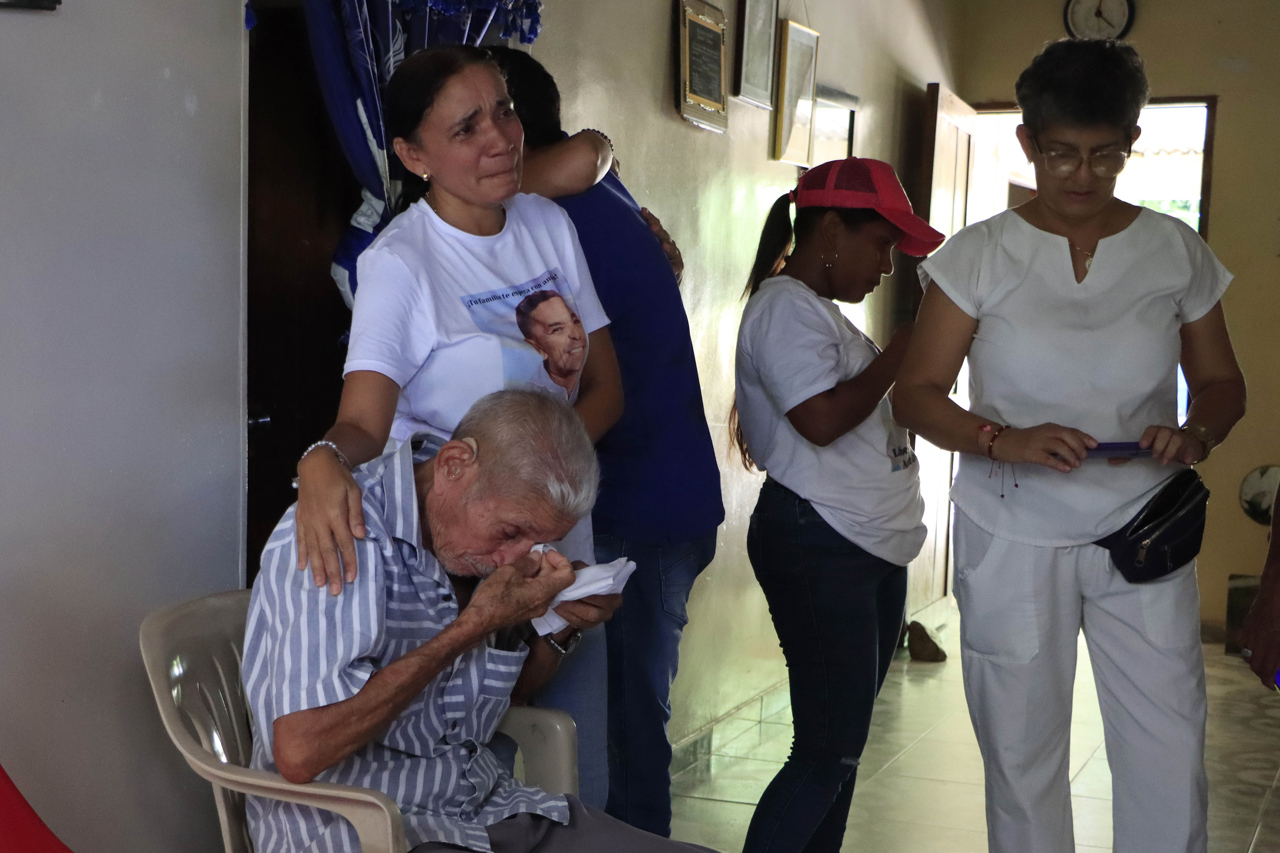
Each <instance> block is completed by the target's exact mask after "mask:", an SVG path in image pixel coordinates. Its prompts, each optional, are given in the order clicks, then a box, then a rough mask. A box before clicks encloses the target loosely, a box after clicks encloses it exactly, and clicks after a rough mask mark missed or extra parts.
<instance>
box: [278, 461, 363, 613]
mask: <svg viewBox="0 0 1280 853" xmlns="http://www.w3.org/2000/svg"><path fill="white" fill-rule="evenodd" d="M295 524H296V526H297V533H298V569H299V570H300V571H301V570H304V569H306V568H307V566H308V564H309V565H310V567H311V575H312V577H314V578H315V582H316V586H318V587H322V586H325V585H328V587H329V594H330V595H338V594H339V593H341V592H342V584H343V581H344V579H345V580H346V582H348V583H350V582H351V581H354V580H355V579H356V546H355V539H363V538H364V535H365V529H364V510H363V507H362V506H361V494H360V487H359V486H357V485H356V481H355V478H353V477H352V476H351V472H350V471H348V470H347V466H345V465H343V464H342V463H341V462H340V461H338V458H337V456H335V455H334V454H333V453H330V452H328V451H327V450H325V449H324V448H318V449H317V450H315V451H313V452H311V453H309V454H307V455H306V456H305V457H303V459H302V460H301V461H300V462H299V463H298V508H297V510H296V515H295Z"/></svg>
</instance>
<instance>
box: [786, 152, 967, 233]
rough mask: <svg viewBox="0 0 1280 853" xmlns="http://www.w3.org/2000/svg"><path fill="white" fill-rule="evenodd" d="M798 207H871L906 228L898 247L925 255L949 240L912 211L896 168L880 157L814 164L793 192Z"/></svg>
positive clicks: (854, 158) (852, 158)
mask: <svg viewBox="0 0 1280 853" xmlns="http://www.w3.org/2000/svg"><path fill="white" fill-rule="evenodd" d="M791 200H792V201H793V202H795V205H796V210H800V209H802V208H806V207H842V208H871V209H872V210H874V211H875V212H876V213H878V214H880V215H881V216H883V217H884V218H885V219H887V220H889V221H890V222H892V223H893V224H894V225H897V226H898V227H899V228H901V229H902V241H901V242H899V243H898V249H899V251H901V252H902V253H903V254H906V255H914V256H915V257H924V256H925V255H927V254H929V253H930V252H932V251H933V250H934V249H936V248H938V247H939V246H941V245H942V241H943V240H945V239H946V237H944V236H943V235H942V234H941V233H940V232H938V231H935V230H934V229H933V228H931V227H929V223H928V222H925V221H924V220H923V219H921V218H920V217H919V216H916V215H915V213H914V212H913V211H912V210H911V201H910V200H909V199H908V198H907V193H906V192H905V191H904V190H903V189H902V183H901V182H900V181H899V180H898V175H897V173H895V172H894V171H893V167H892V166H890V165H889V164H888V163H885V162H882V161H880V160H868V159H865V158H862V157H849V158H848V159H845V160H832V161H830V162H828V163H823V164H822V165H820V166H814V167H813V168H812V169H810V170H809V171H807V172H805V173H804V175H803V176H802V177H801V178H800V183H799V184H798V185H797V186H796V188H795V189H794V190H792V191H791Z"/></svg>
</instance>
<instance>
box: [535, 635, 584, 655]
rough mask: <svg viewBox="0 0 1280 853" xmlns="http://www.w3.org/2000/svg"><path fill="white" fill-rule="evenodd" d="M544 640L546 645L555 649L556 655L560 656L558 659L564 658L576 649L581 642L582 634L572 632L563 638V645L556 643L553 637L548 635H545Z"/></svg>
mask: <svg viewBox="0 0 1280 853" xmlns="http://www.w3.org/2000/svg"><path fill="white" fill-rule="evenodd" d="M544 639H545V640H546V641H547V645H549V646H551V648H553V649H555V652H556V654H558V655H560V657H564V656H565V655H567V654H569V653H570V652H572V651H573V650H574V649H576V648H577V647H578V643H581V642H582V632H581V631H574V632H573V633H572V634H570V635H569V636H568V637H565V640H564V645H560V644H559V643H557V642H556V640H555V637H552V636H551V635H550V634H547V636H546V637H545V638H544Z"/></svg>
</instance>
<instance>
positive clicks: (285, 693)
mask: <svg viewBox="0 0 1280 853" xmlns="http://www.w3.org/2000/svg"><path fill="white" fill-rule="evenodd" d="M433 451H434V448H432V449H431V450H429V451H428V452H433ZM414 461H415V459H414V456H413V452H412V450H411V448H410V443H409V442H405V443H404V444H403V445H401V447H400V449H399V450H397V451H395V452H392V453H388V454H386V455H385V456H382V457H381V458H379V459H375V460H373V461H372V462H369V463H367V464H365V465H362V466H360V467H358V468H357V469H356V470H355V472H354V476H355V480H356V483H357V484H358V485H359V486H360V488H361V490H362V492H363V493H364V501H363V506H364V519H365V528H366V530H367V533H366V536H365V538H364V540H363V541H362V540H356V557H357V561H358V564H359V571H358V572H357V574H356V580H355V582H354V583H350V584H347V586H346V588H345V589H344V590H343V592H342V594H341V595H339V596H331V595H329V594H328V592H327V591H326V590H324V589H317V588H316V586H315V585H314V584H313V582H312V580H311V572H310V571H301V572H300V571H298V569H297V568H296V567H297V544H296V526H295V522H294V509H293V508H291V509H290V510H289V511H288V512H287V513H285V516H284V518H283V519H281V521H280V524H279V525H277V526H276V529H275V531H274V532H273V533H272V534H271V538H270V539H269V540H268V541H267V546H266V548H265V549H264V550H263V553H262V571H261V573H260V574H259V575H258V579H257V581H256V582H255V583H254V587H253V598H252V601H251V603H250V605H249V621H248V626H247V628H246V630H245V643H244V664H243V670H242V671H243V676H244V686H245V691H246V693H247V695H248V699H249V707H250V710H251V712H252V716H253V734H254V737H253V760H252V762H251V763H250V766H252V767H254V768H258V769H261V770H269V771H275V770H276V765H275V761H274V759H273V752H272V735H273V731H272V727H273V724H274V722H275V720H276V719H278V718H280V717H283V716H285V715H286V714H291V713H294V712H295V711H303V710H306V709H308V708H316V707H322V706H324V705H331V704H333V703H335V702H340V701H342V700H343V699H348V698H350V697H352V696H354V695H355V694H356V693H358V692H359V691H360V688H361V687H362V686H363V685H364V683H365V682H366V681H367V680H368V679H369V677H370V676H371V675H372V674H373V673H374V672H376V671H377V670H379V669H381V668H382V667H384V666H387V665H388V664H390V663H391V662H393V661H395V660H397V659H399V658H401V657H403V656H404V655H405V654H407V653H408V652H410V651H412V650H413V649H415V648H417V647H419V646H421V645H422V644H423V643H425V642H427V641H428V640H430V639H431V638H432V637H434V636H435V635H436V634H438V633H439V632H440V631H441V630H443V629H444V627H445V626H446V625H448V624H449V623H450V622H452V621H453V620H454V619H456V618H457V616H458V604H457V600H456V598H455V596H454V592H453V586H452V584H451V583H450V582H449V579H448V577H447V576H446V575H445V573H444V570H443V569H442V568H441V567H440V564H439V563H437V562H436V560H435V558H434V557H433V556H432V555H431V553H430V552H429V551H427V550H426V549H425V548H424V547H423V546H422V531H421V526H420V523H419V516H418V501H417V495H416V492H415V489H414V480H413V463H414ZM417 461H421V458H419V460H417ZM526 654H528V647H527V646H525V645H524V644H520V648H519V650H518V651H503V650H500V649H497V648H494V647H493V644H492V640H491V641H490V642H489V643H486V644H485V645H484V646H481V647H479V648H476V649H472V650H471V651H469V652H466V653H465V654H463V655H462V656H461V657H459V658H458V659H457V660H456V661H454V663H453V664H452V665H451V666H449V667H448V668H447V669H445V670H444V671H443V672H442V673H441V674H440V675H439V676H437V677H436V679H435V680H434V681H432V682H431V683H430V684H429V685H427V687H426V689H425V690H423V691H422V694H421V695H419V696H418V698H417V699H416V700H415V701H414V702H413V704H412V705H410V706H409V707H408V708H407V709H406V710H405V711H404V713H402V714H401V715H400V716H399V717H398V718H397V719H396V720H395V722H393V723H392V724H391V725H390V726H389V727H388V729H387V731H385V732H384V733H382V734H381V735H379V736H378V737H377V738H376V739H374V740H373V741H372V742H370V743H369V744H367V745H366V746H364V747H363V748H362V749H360V750H359V751H357V752H356V753H355V754H354V755H352V756H351V757H349V758H347V759H345V760H344V761H341V762H339V763H338V764H336V765H334V766H333V767H330V768H329V769H328V770H325V771H324V772H323V773H321V774H320V775H318V776H317V777H316V780H317V781H323V782H336V783H339V784H343V785H359V786H362V787H366V788H376V789H377V790H380V791H383V792H384V793H386V794H387V795H388V796H390V797H391V799H393V800H395V801H396V802H397V803H398V804H399V805H400V810H401V812H403V814H404V829H405V837H406V840H407V841H408V842H409V846H410V847H413V846H415V845H417V844H422V843H424V842H427V841H435V842H442V843H446V844H457V845H461V846H463V847H468V848H470V849H472V850H478V851H483V853H490V851H491V848H490V846H489V836H488V834H487V833H486V831H485V827H487V826H489V825H491V824H494V823H497V822H498V821H500V820H502V819H504V818H507V817H510V816H512V815H515V814H519V813H521V812H532V813H534V814H539V815H543V816H544V817H548V818H551V819H553V820H556V821H558V822H560V823H563V824H567V823H568V822H569V806H568V803H567V802H566V801H565V799H564V798H563V797H557V796H552V795H550V794H548V793H546V792H544V791H540V790H538V789H537V788H529V787H525V786H523V785H521V784H519V783H518V782H516V781H515V780H514V779H512V777H511V774H510V773H509V772H508V771H507V770H506V768H505V767H503V766H502V765H501V764H500V763H499V762H498V760H497V759H496V758H495V757H494V755H493V753H492V752H490V751H489V749H488V748H487V747H486V746H485V744H486V743H488V741H489V739H490V738H491V737H492V736H493V733H494V730H495V729H496V728H497V726H498V723H499V721H500V720H501V719H502V715H503V714H505V713H506V711H507V707H508V706H509V705H510V696H511V688H512V687H513V686H514V685H515V682H516V678H517V677H518V676H519V674H520V669H521V667H522V666H523V664H524V659H525V655H526ZM246 811H247V813H248V818H249V828H250V831H251V833H252V835H253V841H254V847H255V849H256V850H257V853H275V851H289V852H290V853H293V851H317V853H319V851H350V853H358V851H359V850H360V844H359V841H358V839H357V837H356V833H355V830H354V828H353V827H352V826H351V824H350V823H348V822H347V821H346V820H345V819H343V818H342V817H340V816H338V815H336V814H333V813H332V812H326V811H321V810H319V809H314V808H309V807H306V806H299V805H294V804H291V803H285V802H281V801H279V800H271V799H265V798H261V797H248V798H246Z"/></svg>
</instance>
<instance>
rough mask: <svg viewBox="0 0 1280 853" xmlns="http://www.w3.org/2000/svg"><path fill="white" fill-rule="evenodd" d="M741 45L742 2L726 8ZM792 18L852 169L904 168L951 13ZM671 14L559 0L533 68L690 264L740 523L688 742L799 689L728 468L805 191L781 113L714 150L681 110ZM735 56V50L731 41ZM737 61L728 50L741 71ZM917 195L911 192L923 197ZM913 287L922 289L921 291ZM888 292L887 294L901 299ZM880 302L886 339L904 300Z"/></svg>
mask: <svg viewBox="0 0 1280 853" xmlns="http://www.w3.org/2000/svg"><path fill="white" fill-rule="evenodd" d="M713 2H715V3H717V5H719V6H721V7H722V8H724V9H725V11H726V14H727V15H728V16H729V20H730V31H731V32H736V30H734V29H733V27H734V19H735V18H736V15H737V7H738V4H737V2H736V0H713ZM779 5H780V7H781V8H780V14H781V15H782V17H789V18H792V19H794V20H796V21H798V22H799V23H801V24H807V25H809V26H811V27H812V28H813V29H816V30H818V31H819V33H820V34H821V37H820V42H819V46H818V82H820V83H824V84H826V85H829V86H834V87H836V88H839V89H843V90H845V91H847V92H849V93H851V94H855V95H858V96H859V97H860V98H861V99H862V100H861V109H860V110H859V112H858V118H857V125H856V128H857V129H856V140H855V149H854V153H855V154H857V155H859V156H863V157H876V158H880V159H884V160H888V161H890V162H892V163H893V164H894V165H895V166H897V167H899V168H901V167H902V166H903V165H904V164H905V163H907V162H908V160H910V161H911V162H910V165H911V166H913V167H914V166H915V162H914V159H915V157H914V156H912V154H911V151H912V149H913V146H914V148H918V147H919V143H918V139H915V138H913V134H914V136H916V137H918V135H919V134H920V132H921V129H920V128H919V126H918V122H919V120H920V118H921V115H920V108H921V105H922V103H923V96H924V89H925V87H926V86H927V85H928V84H929V83H931V82H942V83H944V84H946V85H948V86H954V69H953V60H952V56H953V49H952V45H953V35H952V33H953V29H954V26H955V24H954V20H955V18H954V14H953V13H952V8H951V6H952V4H951V3H950V2H947V0H781V2H780V4H779ZM673 7H674V3H673V2H672V0H550V2H548V3H546V5H545V7H544V10H543V23H544V29H543V32H542V35H541V36H540V37H539V38H538V41H537V42H536V43H535V44H534V45H533V50H532V53H533V56H534V57H536V58H537V59H538V60H539V61H540V62H542V63H544V64H545V65H546V66H547V68H548V70H550V71H551V73H552V74H553V75H555V78H556V81H557V83H558V84H559V86H560V90H561V96H562V100H563V113H564V115H563V119H564V125H565V128H566V129H567V130H570V131H574V130H578V129H580V128H582V127H595V128H599V129H601V130H603V131H604V132H605V133H607V134H609V135H610V137H611V138H612V139H613V141H614V144H615V145H616V146H617V152H618V157H619V160H620V161H621V164H622V179H623V181H624V182H625V183H626V185H627V187H628V188H629V189H630V190H631V192H632V194H633V195H634V196H635V197H636V199H637V200H638V201H639V202H640V203H641V204H643V205H647V206H649V207H650V208H651V209H652V210H653V211H654V213H656V214H657V215H658V216H659V217H660V218H661V219H662V221H663V224H664V225H665V226H666V228H667V230H668V231H670V232H671V234H672V235H673V236H674V237H675V239H676V241H677V242H678V243H679V245H680V247H681V251H682V253H683V255H684V258H685V263H686V268H685V274H684V285H683V288H682V290H683V294H684V301H685V308H686V310H687V311H688V314H689V321H690V326H691V329H692V332H693V341H694V348H695V351H696V354H697V358H698V369H699V371H700V373H701V378H702V388H703V398H704V400H705V403H706V411H707V418H708V420H709V421H710V422H711V436H712V438H713V440H714V441H715V444H716V447H717V449H718V451H719V453H720V468H721V482H722V486H723V490H724V499H725V510H726V513H727V519H726V521H725V524H724V525H723V526H721V528H720V536H719V542H718V546H719V550H718V553H717V556H716V560H715V562H714V563H712V565H711V567H710V568H709V569H708V570H707V571H706V572H704V573H703V576H702V577H701V578H699V580H698V583H697V585H696V586H695V587H694V590H693V595H692V598H691V600H690V605H689V615H690V620H689V626H688V628H687V629H686V631H685V636H684V642H683V645H682V647H681V655H680V676H679V678H678V679H677V681H676V684H675V688H674V690H673V695H672V700H671V704H672V710H673V718H672V721H671V726H670V732H671V736H672V739H673V740H676V741H679V740H681V739H682V738H684V737H686V736H687V735H689V734H690V733H692V732H696V731H697V730H699V729H700V728H701V727H703V726H705V725H707V724H708V723H710V722H712V721H714V720H715V719H716V718H718V717H720V716H722V715H724V714H726V713H728V712H729V711H731V710H733V708H734V707H735V706H736V705H738V704H740V703H742V702H744V701H746V700H748V699H750V698H751V697H752V696H754V695H756V694H758V693H759V692H761V691H763V690H765V689H766V688H768V687H770V686H772V685H775V684H777V683H779V682H780V681H782V680H783V679H785V678H786V668H785V665H784V664H783V661H782V655H781V652H780V650H779V648H778V640H777V635H776V634H775V633H774V630H773V624H772V622H771V621H770V618H769V612H768V608H767V606H766V604H765V601H764V596H763V595H762V594H761V592H760V587H759V585H758V584H757V583H756V581H755V577H754V576H753V575H752V572H751V566H750V564H749V563H748V561H747V554H746V535H747V523H748V521H749V518H750V515H751V510H752V508H753V507H754V506H755V502H756V495H757V493H758V492H759V489H760V481H761V480H762V479H763V478H762V477H760V476H759V475H755V474H748V473H747V472H746V471H744V470H743V468H742V465H741V464H740V463H739V462H737V461H736V459H735V458H734V457H733V456H732V455H731V454H730V453H729V450H728V447H727V439H728V428H727V425H726V419H727V416H728V414H729V406H730V404H731V402H732V398H733V353H734V347H735V345H736V340H737V334H738V320H739V318H740V317H741V315H742V301H741V298H740V297H741V294H742V287H743V284H744V283H745V282H746V278H747V273H748V271H749V270H750V267H751V261H752V258H753V257H754V255H755V250H756V244H757V241H758V240H759V236H760V227H761V225H762V223H763V222H764V217H765V214H766V213H767V212H768V209H769V205H770V204H772V203H773V201H774V199H776V198H777V197H778V196H779V195H780V194H782V193H783V192H786V191H787V190H788V189H790V188H791V187H793V186H794V185H795V181H796V177H797V172H796V169H795V167H793V166H787V165H783V164H781V163H778V162H775V161H771V160H769V159H768V155H769V117H770V115H771V114H770V113H768V112H766V111H764V110H761V109H757V108H755V107H752V106H748V105H747V104H745V103H743V102H741V101H737V100H736V99H735V100H731V102H730V104H729V130H728V133H726V134H723V135H721V134H715V133H711V132H709V131H705V130H699V129H697V128H695V127H693V126H692V125H690V124H688V123H686V122H685V121H683V120H682V119H681V118H680V117H679V115H678V114H677V112H676V109H675V82H674V69H675V59H674V53H673V50H674V45H675V40H674V36H673V34H672V27H673V20H674V14H673ZM731 45H736V38H735V39H734V40H733V41H731ZM734 49H736V47H732V46H731V48H730V56H732V51H733V50H734ZM910 186H911V185H910V183H908V187H910ZM909 286H912V287H915V286H916V285H914V283H911V284H910V285H909ZM888 287H890V285H886V288H882V290H884V289H887V288H888ZM868 302H870V303H872V304H870V305H868V309H869V310H868V317H869V323H870V325H871V329H870V332H871V334H873V335H876V334H880V332H881V331H882V328H881V327H882V326H884V325H885V324H886V319H887V316H888V314H889V313H890V310H889V309H890V307H891V303H892V302H893V300H892V299H890V298H884V295H882V294H881V293H879V292H877V294H876V296H875V297H873V298H872V299H871V300H868Z"/></svg>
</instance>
